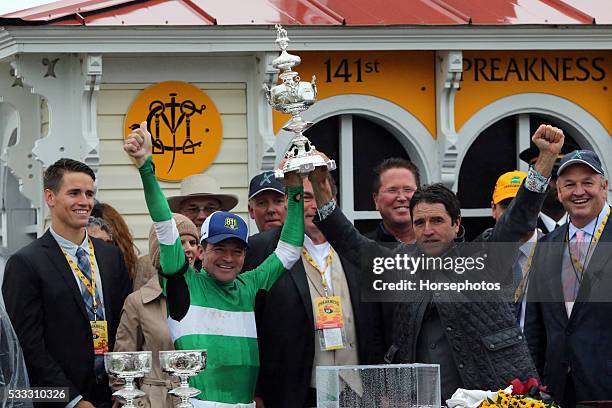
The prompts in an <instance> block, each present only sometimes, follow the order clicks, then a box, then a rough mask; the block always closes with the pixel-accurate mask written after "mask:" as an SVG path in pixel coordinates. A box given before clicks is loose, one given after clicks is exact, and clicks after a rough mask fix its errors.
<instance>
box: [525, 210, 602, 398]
mask: <svg viewBox="0 0 612 408" xmlns="http://www.w3.org/2000/svg"><path fill="white" fill-rule="evenodd" d="M568 228H569V223H568V224H566V225H564V226H562V227H559V228H557V229H555V230H554V231H553V232H551V233H550V234H548V235H546V236H545V237H544V238H543V239H542V242H540V243H539V244H538V247H537V249H536V253H535V257H534V262H533V269H532V271H531V281H530V283H529V291H528V292H527V300H528V301H529V303H528V305H527V315H526V317H525V335H526V337H527V341H528V344H529V349H530V350H531V354H532V356H533V359H534V361H535V363H536V366H537V368H538V371H539V372H540V375H541V376H542V378H543V383H544V384H547V385H548V386H549V391H550V392H551V393H552V395H553V396H554V397H555V398H556V399H557V401H560V399H561V398H562V397H563V394H564V391H565V383H566V379H567V373H568V367H569V368H570V373H571V375H572V379H573V382H574V386H575V391H576V399H577V401H593V400H612V348H611V347H610V345H611V344H612V244H611V242H612V217H610V219H608V222H607V223H606V227H605V228H604V230H603V232H602V235H601V237H600V240H599V242H598V244H597V245H596V247H595V249H594V250H593V255H592V257H591V260H590V262H589V264H588V267H587V269H586V271H585V273H584V278H583V281H582V284H581V285H580V290H579V292H578V297H577V299H576V303H575V304H574V307H573V310H572V314H571V316H570V317H569V318H568V317H567V312H566V310H565V303H564V299H563V289H562V286H561V268H562V258H563V251H567V244H566V243H565V237H566V234H567V230H568Z"/></svg>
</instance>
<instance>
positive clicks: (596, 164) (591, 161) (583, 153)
mask: <svg viewBox="0 0 612 408" xmlns="http://www.w3.org/2000/svg"><path fill="white" fill-rule="evenodd" d="M574 164H584V165H586V166H589V167H590V168H591V169H592V170H593V171H594V172H595V173H597V174H601V175H602V176H603V175H604V171H603V168H602V167H601V161H600V160H599V157H597V154H595V152H593V151H591V150H576V151H573V152H571V153H568V154H566V155H565V156H563V158H562V159H561V162H560V163H559V170H557V175H558V176H560V175H561V173H563V170H565V169H567V168H568V167H569V166H572V165H574Z"/></svg>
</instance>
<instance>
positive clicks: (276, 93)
mask: <svg viewBox="0 0 612 408" xmlns="http://www.w3.org/2000/svg"><path fill="white" fill-rule="evenodd" d="M275 27H276V30H277V35H276V43H277V44H278V46H279V47H280V49H281V54H280V55H279V56H278V57H277V58H275V59H274V61H272V66H273V67H274V68H275V69H278V70H280V71H281V73H280V74H279V78H280V79H281V80H282V81H283V83H282V84H278V85H275V86H273V87H272V88H269V87H268V86H267V85H266V84H264V86H263V87H264V91H265V93H266V99H267V100H268V103H269V104H270V105H271V106H272V108H274V109H275V110H277V111H279V112H282V113H289V114H291V119H290V120H289V121H288V122H287V123H285V125H284V126H283V130H286V131H289V132H293V133H295V136H294V137H293V139H292V140H291V145H290V146H289V149H288V150H287V152H286V153H285V159H287V160H286V162H285V165H284V166H283V169H282V170H280V169H278V170H276V177H277V178H282V177H283V175H284V173H288V172H290V171H295V170H297V171H298V173H302V174H307V173H310V172H311V171H313V170H314V169H315V167H319V166H326V167H327V168H328V170H330V171H331V170H335V169H336V162H335V161H334V160H327V161H326V160H325V159H324V158H323V157H321V156H320V155H318V154H317V153H316V149H315V146H314V145H313V144H312V143H311V142H310V140H308V138H307V137H306V136H304V135H303V133H302V132H304V131H306V130H307V129H308V128H309V127H311V126H312V125H313V123H312V122H308V121H305V120H304V119H302V116H300V114H301V113H302V112H304V111H305V110H306V109H308V108H309V107H310V106H311V105H312V104H314V103H315V100H316V98H317V86H316V85H315V79H316V78H315V76H314V75H313V76H312V82H304V81H300V76H299V74H298V73H297V72H296V71H293V70H292V68H293V67H295V66H297V65H299V64H300V62H301V61H302V60H301V59H300V57H298V56H297V55H292V54H289V53H288V52H287V47H288V46H289V37H287V30H285V29H284V28H283V27H282V26H281V25H280V24H277V25H276V26H275Z"/></svg>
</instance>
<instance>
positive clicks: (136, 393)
mask: <svg viewBox="0 0 612 408" xmlns="http://www.w3.org/2000/svg"><path fill="white" fill-rule="evenodd" d="M152 358H153V357H152V353H151V352H150V351H125V352H115V353H104V366H105V367H106V372H107V373H108V374H110V375H112V376H113V377H115V378H122V379H124V380H125V387H123V388H122V389H120V390H118V391H115V392H114V393H113V395H114V396H118V397H121V398H122V399H124V400H125V405H124V408H134V407H135V405H134V400H135V399H136V398H139V397H142V396H144V395H146V394H145V393H144V392H143V391H140V390H139V389H137V388H136V387H134V379H135V378H141V377H144V375H145V374H146V373H148V372H149V371H151V360H152Z"/></svg>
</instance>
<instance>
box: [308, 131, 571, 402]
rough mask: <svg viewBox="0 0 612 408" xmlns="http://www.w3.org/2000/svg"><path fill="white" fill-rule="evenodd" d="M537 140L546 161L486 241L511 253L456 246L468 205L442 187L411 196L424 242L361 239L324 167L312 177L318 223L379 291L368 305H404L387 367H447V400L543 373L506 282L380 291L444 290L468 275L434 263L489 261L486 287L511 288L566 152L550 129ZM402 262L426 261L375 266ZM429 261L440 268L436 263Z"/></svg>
mask: <svg viewBox="0 0 612 408" xmlns="http://www.w3.org/2000/svg"><path fill="white" fill-rule="evenodd" d="M532 140H533V141H534V143H536V144H537V146H538V147H539V149H540V151H541V154H540V156H539V158H538V160H537V162H536V164H535V166H534V167H533V168H532V169H530V171H529V174H528V177H527V178H526V179H525V181H524V183H523V184H522V185H521V187H520V189H519V191H518V193H517V195H516V199H515V200H514V201H513V203H512V204H511V205H510V206H509V208H508V210H507V211H506V213H505V214H504V215H503V216H502V217H501V218H500V220H499V221H498V222H497V223H496V225H495V227H494V229H493V232H492V234H491V237H490V239H489V240H488V242H491V243H494V244H495V243H506V246H504V248H505V249H506V250H505V251H504V252H500V246H499V245H488V246H483V245H481V244H479V243H476V244H473V245H470V244H463V243H457V238H458V234H459V232H460V226H461V224H460V222H461V206H460V203H459V200H458V199H457V197H456V195H455V194H454V193H453V192H452V191H451V190H449V189H448V188H447V187H445V186H443V185H441V184H433V185H431V186H427V187H424V188H422V189H420V190H418V191H417V192H416V193H415V194H414V196H413V197H412V198H411V201H410V212H411V218H412V223H413V229H414V233H415V237H416V245H400V246H397V247H395V248H393V250H389V248H386V247H384V246H382V245H380V244H379V243H377V242H373V241H372V240H369V239H367V238H365V237H363V236H362V235H361V234H359V232H358V231H357V230H356V229H355V228H354V226H353V225H352V224H351V223H350V222H349V221H348V220H347V219H346V217H344V215H343V214H342V212H341V211H340V210H339V209H338V208H337V206H336V203H335V200H334V199H333V196H332V194H331V193H330V191H329V189H327V188H326V187H325V184H324V183H323V180H324V178H325V176H326V173H327V169H326V168H322V167H321V168H320V167H317V168H316V169H315V170H314V171H313V172H312V173H310V174H309V178H310V180H311V181H312V184H313V187H314V194H315V197H316V201H317V204H318V214H319V219H318V221H317V222H316V225H317V226H318V227H319V229H320V230H321V231H322V232H323V233H324V234H325V236H326V238H327V239H328V240H329V241H330V242H331V243H332V244H333V245H334V247H336V248H337V249H338V251H339V252H340V253H342V254H346V256H348V257H350V258H352V259H359V260H360V261H361V262H362V268H363V272H362V273H363V277H362V278H363V279H370V280H371V284H370V285H369V286H370V287H372V290H371V291H369V292H366V291H365V290H367V287H366V286H368V285H367V283H366V284H364V287H363V290H364V292H363V293H364V295H365V296H368V297H366V298H369V299H372V300H376V299H384V300H400V301H401V300H404V302H403V303H400V304H399V305H398V308H397V310H396V314H395V318H394V326H395V328H394V331H393V334H394V336H393V339H394V344H393V345H392V346H391V347H390V348H389V350H388V352H387V354H386V356H385V360H386V361H387V362H389V363H392V362H399V363H414V362H421V363H433V364H439V365H440V381H441V395H442V398H443V399H444V400H446V399H448V398H450V397H451V395H452V394H453V393H454V392H455V391H456V390H457V388H465V389H484V390H487V389H498V387H501V388H503V387H505V386H506V385H507V384H508V383H509V382H510V381H511V380H512V379H514V378H520V379H522V380H525V379H527V378H529V377H536V376H537V374H536V370H535V366H534V364H533V362H532V360H531V356H530V354H529V350H528V348H527V344H526V342H525V340H524V336H523V334H522V333H521V332H520V329H519V328H518V326H517V324H516V317H515V316H514V313H513V310H512V308H511V306H510V305H509V304H508V302H507V301H506V299H505V297H504V295H505V293H504V291H503V290H501V288H502V285H499V288H498V289H497V290H482V291H478V290H473V291H457V290H453V288H452V285H448V286H447V288H448V289H432V290H428V289H423V290H421V289H419V286H420V285H419V284H417V289H418V290H412V291H397V290H393V289H392V288H389V289H390V290H385V289H384V287H382V290H380V288H381V286H380V285H379V286H376V283H377V282H383V283H384V282H385V279H386V282H389V283H397V282H401V280H400V279H402V280H408V279H416V280H412V282H415V283H417V282H420V283H421V284H422V283H423V282H425V279H427V281H429V280H431V281H436V282H441V283H449V282H450V283H452V282H453V281H454V282H459V281H463V279H464V278H463V275H462V271H461V270H455V268H453V267H451V268H450V269H448V270H447V271H445V270H444V268H442V267H435V266H434V267H426V265H428V264H432V265H435V263H436V259H438V260H441V259H452V258H460V259H462V260H465V259H467V258H468V257H469V258H472V259H478V258H480V259H481V261H482V262H483V265H484V266H483V267H482V269H481V270H483V271H486V272H485V275H486V276H485V277H486V279H487V280H488V279H490V278H491V277H495V279H498V280H497V282H500V283H505V281H506V280H507V277H508V273H507V272H506V271H508V270H509V267H510V265H511V264H512V257H513V256H514V253H516V252H515V251H516V250H518V247H519V246H520V245H517V242H518V241H519V240H520V239H521V238H522V237H524V236H525V235H526V234H527V233H529V232H532V231H533V230H534V229H535V224H536V218H537V214H538V212H539V210H540V208H541V205H542V202H543V200H544V196H545V194H544V193H545V191H546V188H547V184H548V177H549V176H550V174H551V170H552V167H553V164H554V161H555V157H556V155H557V154H558V152H559V151H560V148H561V146H562V145H563V133H562V132H561V130H560V129H557V128H555V127H552V126H550V125H541V126H540V127H539V128H538V129H537V130H536V132H535V133H534V135H533V139H532ZM509 243H510V245H508V244H509ZM502 250H503V249H502ZM396 257H397V258H403V259H409V258H412V259H415V258H417V259H424V260H425V261H424V262H425V263H424V264H422V265H421V266H416V267H415V269H412V270H409V269H407V268H405V267H404V268H402V267H401V266H397V267H394V266H393V264H391V268H389V267H386V268H387V269H389V271H388V273H383V274H382V275H381V274H379V273H381V272H384V271H380V270H379V271H376V270H375V269H374V266H375V263H374V262H373V261H383V262H384V263H387V260H389V259H391V260H392V261H393V259H396ZM430 260H431V261H433V262H431V263H429V261H430ZM378 264H379V265H380V262H379V263H378ZM438 264H439V265H440V263H438ZM474 271H475V270H474V269H472V270H471V273H470V275H471V276H473V277H476V276H478V275H475V274H473V272H474ZM466 275H467V276H469V275H468V274H466ZM412 276H414V278H411V277H412ZM365 282H368V281H367V280H366V281H365ZM444 286H445V285H441V286H440V288H444ZM383 296H384V298H383Z"/></svg>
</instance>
